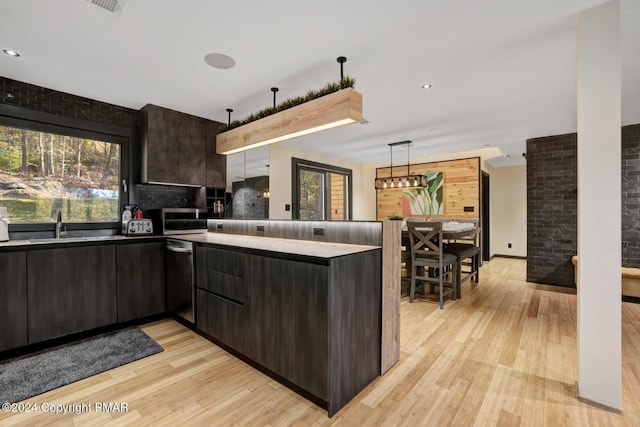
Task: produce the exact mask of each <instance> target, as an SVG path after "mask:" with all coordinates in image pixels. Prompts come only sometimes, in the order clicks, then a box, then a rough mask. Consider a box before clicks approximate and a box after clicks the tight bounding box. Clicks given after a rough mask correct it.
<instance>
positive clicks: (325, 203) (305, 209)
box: [292, 158, 352, 221]
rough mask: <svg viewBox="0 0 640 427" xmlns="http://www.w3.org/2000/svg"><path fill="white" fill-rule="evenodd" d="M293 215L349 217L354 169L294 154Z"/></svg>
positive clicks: (335, 218) (327, 217) (296, 216)
mask: <svg viewBox="0 0 640 427" xmlns="http://www.w3.org/2000/svg"><path fill="white" fill-rule="evenodd" d="M292 169H293V173H292V176H293V191H292V194H293V196H294V197H293V218H294V219H305V220H322V221H323V220H336V221H339V220H348V219H351V218H352V215H351V176H352V172H351V170H350V169H344V168H340V167H337V166H331V165H325V164H322V163H316V162H311V161H308V160H302V159H297V158H292Z"/></svg>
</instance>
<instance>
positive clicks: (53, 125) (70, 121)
mask: <svg viewBox="0 0 640 427" xmlns="http://www.w3.org/2000/svg"><path fill="white" fill-rule="evenodd" d="M0 125H2V126H11V127H15V128H20V129H28V130H33V131H38V132H49V133H55V134H59V135H65V136H71V137H77V138H86V139H96V140H100V141H105V142H109V143H115V144H119V145H120V181H122V180H123V179H125V180H126V181H127V187H129V188H130V187H131V184H132V183H131V180H130V172H131V169H130V157H131V146H132V141H133V138H134V131H133V130H132V129H129V128H124V127H119V126H113V125H106V124H102V123H96V122H91V121H88V120H82V119H75V118H71V117H64V116H59V115H56V114H50V113H43V112H39V111H33V110H29V109H26V108H22V107H15V106H11V105H6V104H0ZM118 187H119V194H118V197H119V200H120V208H121V209H122V208H123V207H124V206H125V205H127V204H129V194H130V192H129V191H127V192H124V188H123V185H122V184H120V185H119V186H118ZM63 222H64V225H65V226H66V227H67V230H103V229H116V230H117V229H120V221H119V220H118V221H109V222H107V221H105V222H66V221H64V218H63ZM55 226H56V224H55V222H53V223H50V222H29V223H10V224H9V232H10V233H15V232H24V233H35V232H41V231H55Z"/></svg>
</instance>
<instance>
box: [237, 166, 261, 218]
mask: <svg viewBox="0 0 640 427" xmlns="http://www.w3.org/2000/svg"><path fill="white" fill-rule="evenodd" d="M264 188H269V177H268V176H257V177H254V178H247V179H246V180H245V181H239V182H234V183H233V184H232V190H233V203H232V210H231V218H233V219H263V218H265V219H266V218H268V217H269V199H264V198H261V197H258V190H262V189H264Z"/></svg>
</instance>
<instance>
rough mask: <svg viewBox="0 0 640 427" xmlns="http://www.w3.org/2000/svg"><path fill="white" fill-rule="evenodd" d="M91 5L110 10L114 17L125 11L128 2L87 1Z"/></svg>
mask: <svg viewBox="0 0 640 427" xmlns="http://www.w3.org/2000/svg"><path fill="white" fill-rule="evenodd" d="M87 1H88V2H90V3H93V4H95V5H96V6H100V7H101V8H103V9H106V10H108V11H109V12H111V13H113V14H114V15H120V12H122V9H124V5H125V4H126V3H127V0H87Z"/></svg>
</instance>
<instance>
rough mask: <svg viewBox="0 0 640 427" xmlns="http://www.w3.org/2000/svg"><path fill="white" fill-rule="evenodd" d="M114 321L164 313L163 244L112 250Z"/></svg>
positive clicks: (127, 245)
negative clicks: (113, 251)
mask: <svg viewBox="0 0 640 427" xmlns="http://www.w3.org/2000/svg"><path fill="white" fill-rule="evenodd" d="M116 262H117V268H116V271H117V286H116V289H117V291H116V294H117V304H118V322H126V321H128V320H134V319H140V318H143V317H147V316H152V315H154V314H160V313H164V312H165V311H166V305H165V304H166V303H165V268H164V242H150V243H130V244H121V245H118V246H117V247H116Z"/></svg>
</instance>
